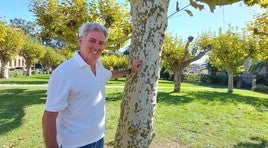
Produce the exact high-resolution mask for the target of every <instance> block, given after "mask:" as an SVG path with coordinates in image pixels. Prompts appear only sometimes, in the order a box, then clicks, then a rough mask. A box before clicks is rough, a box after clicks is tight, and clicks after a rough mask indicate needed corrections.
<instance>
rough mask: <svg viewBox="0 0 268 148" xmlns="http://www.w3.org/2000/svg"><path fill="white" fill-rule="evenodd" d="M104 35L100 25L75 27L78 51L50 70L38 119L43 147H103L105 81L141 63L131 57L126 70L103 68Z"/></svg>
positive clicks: (102, 27) (89, 24)
mask: <svg viewBox="0 0 268 148" xmlns="http://www.w3.org/2000/svg"><path fill="white" fill-rule="evenodd" d="M107 35H108V31H107V29H106V28H105V27H104V26H102V25H100V24H98V23H89V22H87V23H85V24H84V25H82V26H81V27H80V29H79V34H78V36H79V38H78V42H79V45H80V49H79V51H76V52H75V55H74V56H73V57H72V58H71V59H69V60H67V61H65V62H63V63H62V64H60V65H59V66H58V67H57V68H56V69H55V70H54V71H53V73H52V75H51V77H50V79H49V85H48V91H47V101H46V107H45V112H44V115H43V119H42V123H43V133H44V140H45V145H46V147H49V148H54V147H55V148H56V147H62V148H75V147H85V148H86V147H88V148H90V147H99V148H102V147H103V145H104V142H103V137H104V135H105V84H106V82H107V81H108V80H109V79H110V78H118V77H121V76H125V75H127V74H129V73H131V72H137V71H138V70H139V66H140V65H141V64H142V61H141V60H134V61H133V63H132V65H131V68H130V69H127V70H120V71H113V72H110V71H108V70H107V69H105V68H104V67H103V65H102V63H101V61H100V60H99V57H100V56H101V54H102V52H103V49H104V43H105V40H106V39H107Z"/></svg>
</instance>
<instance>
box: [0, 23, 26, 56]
mask: <svg viewBox="0 0 268 148" xmlns="http://www.w3.org/2000/svg"><path fill="white" fill-rule="evenodd" d="M0 26H1V27H2V29H1V32H0V34H1V36H2V37H1V38H0V59H1V60H3V61H11V60H12V58H14V57H15V56H17V55H18V53H19V51H20V49H21V48H22V47H23V45H24V44H25V41H24V38H25V36H24V34H23V32H22V31H21V30H20V29H19V28H12V27H9V26H7V25H5V24H1V25H0Z"/></svg>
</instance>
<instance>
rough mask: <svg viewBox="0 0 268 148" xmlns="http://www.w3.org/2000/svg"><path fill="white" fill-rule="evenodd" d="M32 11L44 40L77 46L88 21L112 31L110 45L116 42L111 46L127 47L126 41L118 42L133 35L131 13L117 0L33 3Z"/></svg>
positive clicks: (52, 0) (39, 1) (43, 1)
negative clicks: (78, 36) (78, 33)
mask: <svg viewBox="0 0 268 148" xmlns="http://www.w3.org/2000/svg"><path fill="white" fill-rule="evenodd" d="M31 11H32V12H33V13H34V14H35V15H36V16H37V23H38V24H39V25H40V26H41V27H42V37H46V38H48V37H49V38H55V39H58V40H61V41H64V42H66V43H71V44H74V45H78V42H77V32H76V31H77V30H78V28H79V27H80V26H81V25H82V24H83V23H85V22H87V21H91V22H99V23H101V24H103V25H105V26H106V27H107V28H109V38H108V40H107V43H108V44H109V43H112V42H113V43H112V44H110V46H109V47H120V46H122V45H124V44H125V41H121V42H115V41H117V39H120V38H123V37H125V36H128V35H129V34H130V33H131V25H130V14H129V11H128V9H127V7H126V6H121V5H119V4H118V3H117V2H116V1H115V0H109V1H105V0H99V1H86V0H64V1H60V0H49V1H46V0H32V1H31ZM118 12H120V13H118ZM117 49H118V48H117Z"/></svg>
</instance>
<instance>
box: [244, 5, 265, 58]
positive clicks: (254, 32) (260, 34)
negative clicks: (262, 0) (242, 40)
mask: <svg viewBox="0 0 268 148" xmlns="http://www.w3.org/2000/svg"><path fill="white" fill-rule="evenodd" d="M267 22H268V10H267V11H266V12H264V13H263V14H259V15H257V16H255V19H254V20H253V21H251V22H249V23H248V25H247V28H246V29H247V31H248V32H249V34H250V35H248V36H249V37H250V38H252V41H253V42H255V46H256V47H258V49H259V50H257V53H256V56H255V59H268V53H267V52H264V51H266V50H268V48H267V47H268V25H267Z"/></svg>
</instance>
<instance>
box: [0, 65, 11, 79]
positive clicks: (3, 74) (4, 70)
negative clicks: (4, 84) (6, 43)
mask: <svg viewBox="0 0 268 148" xmlns="http://www.w3.org/2000/svg"><path fill="white" fill-rule="evenodd" d="M1 63H2V67H1V78H4V79H8V78H9V77H8V62H7V61H4V60H1Z"/></svg>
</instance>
